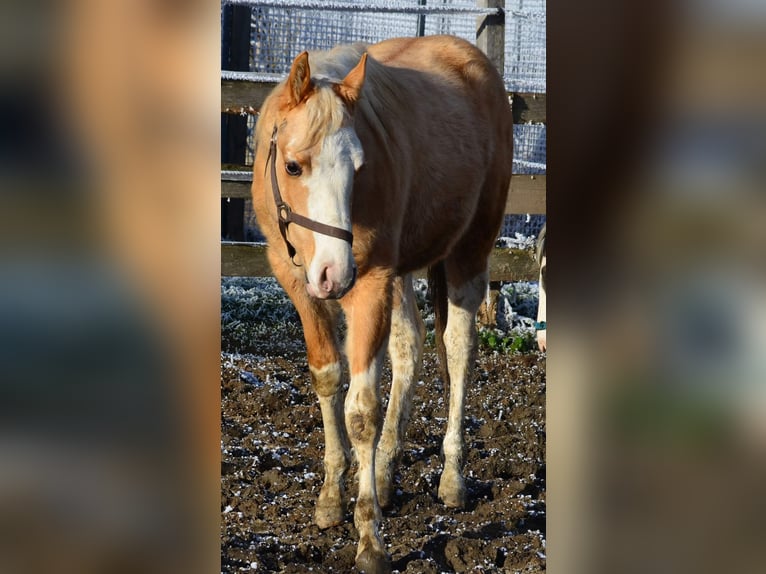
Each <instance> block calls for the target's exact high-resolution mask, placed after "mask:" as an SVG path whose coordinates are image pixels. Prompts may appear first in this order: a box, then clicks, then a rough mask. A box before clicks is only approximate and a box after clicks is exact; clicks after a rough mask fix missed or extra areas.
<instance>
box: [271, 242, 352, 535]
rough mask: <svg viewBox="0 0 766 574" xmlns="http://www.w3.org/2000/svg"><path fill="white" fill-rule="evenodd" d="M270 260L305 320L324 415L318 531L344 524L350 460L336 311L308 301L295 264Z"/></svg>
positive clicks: (310, 360)
mask: <svg viewBox="0 0 766 574" xmlns="http://www.w3.org/2000/svg"><path fill="white" fill-rule="evenodd" d="M270 258H271V259H272V261H271V265H272V269H273V270H274V274H275V275H276V277H277V279H278V280H279V282H280V284H281V285H282V287H284V289H285V291H287V293H288V295H289V296H290V299H291V300H292V301H293V304H294V305H295V308H296V310H297V311H298V315H299V316H300V318H301V323H302V324H303V335H304V338H305V340H306V351H307V355H308V363H309V370H310V371H311V383H312V386H313V387H314V391H315V392H316V394H317V397H318V398H319V407H320V409H321V411H322V421H323V423H324V438H325V451H324V472H325V476H324V484H323V485H322V490H321V491H320V492H319V499H318V500H317V505H316V512H315V514H314V520H315V522H316V524H317V526H319V527H320V528H328V527H330V526H335V525H337V524H340V523H341V522H343V518H344V509H343V481H344V475H345V473H346V470H348V465H349V460H350V458H351V456H350V454H349V450H350V449H349V446H348V438H347V437H346V431H345V425H344V424H343V388H342V376H341V375H342V368H341V358H340V351H339V349H338V344H337V339H336V329H335V327H336V312H335V310H334V309H333V308H332V307H330V306H329V304H328V303H326V302H322V301H318V300H316V299H313V298H311V297H309V295H308V293H307V292H306V285H305V281H304V280H303V278H302V277H301V276H300V275H299V274H297V273H295V270H294V269H293V268H292V264H291V263H289V262H286V261H285V260H284V259H281V258H279V257H278V256H275V254H273V253H272V252H271V251H270Z"/></svg>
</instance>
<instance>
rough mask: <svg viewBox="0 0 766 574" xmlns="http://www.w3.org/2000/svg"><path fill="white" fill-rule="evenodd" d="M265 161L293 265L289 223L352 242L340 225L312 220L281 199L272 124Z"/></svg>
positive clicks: (349, 235) (294, 252)
mask: <svg viewBox="0 0 766 574" xmlns="http://www.w3.org/2000/svg"><path fill="white" fill-rule="evenodd" d="M266 163H271V191H272V192H273V193H274V203H275V204H276V205H277V218H278V220H279V232H280V233H281V234H282V239H283V240H284V242H285V245H286V246H287V254H288V255H289V256H290V261H292V262H293V265H296V266H297V265H298V264H297V263H296V262H295V259H294V258H295V254H296V251H295V247H293V244H292V243H290V241H289V240H288V239H287V226H288V225H289V224H290V223H295V224H296V225H300V226H301V227H305V228H306V229H310V230H311V231H316V232H317V233H321V234H322V235H329V236H330V237H337V238H338V239H342V240H343V241H348V243H349V244H353V241H354V236H353V234H352V233H351V232H350V231H348V230H346V229H341V228H340V227H333V226H331V225H326V224H324V223H320V222H319V221H314V220H313V219H309V218H308V217H304V216H302V215H300V214H298V213H295V212H294V211H293V210H292V209H291V208H290V206H289V205H288V204H287V203H285V202H284V201H283V200H282V194H281V193H279V182H278V181H277V126H276V125H275V126H274V131H273V132H272V134H271V144H270V145H269V156H268V157H267V158H266Z"/></svg>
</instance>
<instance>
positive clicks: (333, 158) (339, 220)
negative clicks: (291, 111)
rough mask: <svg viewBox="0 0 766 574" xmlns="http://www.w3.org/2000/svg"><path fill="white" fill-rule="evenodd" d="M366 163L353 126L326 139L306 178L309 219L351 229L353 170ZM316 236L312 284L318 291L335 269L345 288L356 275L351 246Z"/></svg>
mask: <svg viewBox="0 0 766 574" xmlns="http://www.w3.org/2000/svg"><path fill="white" fill-rule="evenodd" d="M363 162H364V153H363V150H362V144H361V143H360V141H359V139H358V138H357V137H356V133H354V130H353V129H352V128H351V127H342V128H341V129H339V130H338V131H336V132H335V133H333V134H330V135H329V136H327V137H326V138H325V139H324V141H323V142H322V150H321V152H320V153H319V155H318V156H315V157H313V158H312V160H311V175H310V176H309V177H307V178H306V180H305V185H306V187H307V189H308V217H309V218H310V219H313V220H314V221H319V222H321V223H324V224H327V225H331V226H333V227H340V228H341V229H347V230H349V231H351V192H352V189H353V186H354V173H355V171H356V170H357V169H359V168H360V167H361V166H362V163H363ZM313 236H314V258H313V259H312V261H311V263H310V265H309V269H308V280H309V284H310V285H311V287H313V289H314V290H317V291H318V290H319V288H320V287H321V285H320V283H321V277H322V273H323V272H324V270H325V269H327V268H332V269H333V272H332V276H333V278H335V279H337V281H338V283H339V284H340V286H341V288H345V287H346V286H347V285H349V284H350V283H351V281H352V280H353V278H354V258H353V256H352V254H351V245H350V244H349V243H348V242H347V241H344V240H342V239H338V238H336V237H331V236H329V235H324V234H322V233H318V232H316V231H314V232H313ZM343 290H345V289H343Z"/></svg>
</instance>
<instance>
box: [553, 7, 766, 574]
mask: <svg viewBox="0 0 766 574" xmlns="http://www.w3.org/2000/svg"><path fill="white" fill-rule="evenodd" d="M764 32H766V4H764V3H763V2H755V1H749V0H738V1H733V2H728V1H727V2H724V1H716V0H686V1H683V2H681V1H676V2H660V1H653V0H648V1H644V2H601V1H588V0H586V1H584V2H578V3H576V5H573V3H568V2H561V1H557V0H550V1H549V2H548V40H549V42H548V98H549V99H548V106H549V107H548V120H549V137H548V206H549V208H548V252H549V258H548V259H549V271H548V278H549V285H550V287H549V289H548V297H549V311H548V314H549V323H550V327H549V329H548V348H549V354H548V377H549V378H548V387H547V388H548V410H547V416H548V418H547V420H548V428H547V430H548V435H547V438H548V462H549V468H548V469H547V470H548V475H547V476H548V477H549V498H548V505H547V506H548V518H549V521H548V525H549V527H548V533H547V534H548V553H547V555H548V566H549V568H550V569H551V571H552V572H583V573H585V572H647V571H648V572H695V573H704V572H722V571H726V572H763V571H764V569H765V568H766V549H764V547H763V545H762V544H761V543H760V542H759V541H760V540H763V537H764V534H765V532H764V527H763V525H762V521H761V520H760V516H761V513H762V510H763V506H764V501H766V480H764V478H766V472H765V471H766V464H765V463H766V456H765V455H766V450H765V449H766V425H765V424H764V421H766V326H764V317H765V316H766V276H765V273H766V268H765V267H764V262H765V261H766V260H765V259H764V254H765V253H766V249H765V248H766V232H765V231H764V230H766V226H765V225H764V223H766V194H764V192H765V191H766V171H764V166H765V165H766V74H765V73H764V71H765V70H766V34H765V33H764Z"/></svg>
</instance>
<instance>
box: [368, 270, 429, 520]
mask: <svg viewBox="0 0 766 574" xmlns="http://www.w3.org/2000/svg"><path fill="white" fill-rule="evenodd" d="M392 303H393V310H392V313H391V335H390V336H389V339H388V354H389V356H390V357H391V370H392V372H393V380H392V382H391V394H390V396H389V399H388V411H387V412H386V420H385V422H384V423H383V432H382V434H381V436H380V442H379V443H378V449H377V451H376V457H375V484H376V488H377V491H378V502H379V504H380V506H381V508H386V507H387V506H389V505H390V504H391V499H392V492H393V475H394V470H395V468H396V464H397V462H398V460H399V457H400V455H401V452H402V442H403V440H404V434H405V431H406V428H407V422H408V421H409V417H410V404H411V402H412V391H413V388H414V387H413V383H414V381H415V378H416V377H417V373H418V369H419V367H420V364H421V360H422V355H423V339H424V338H425V326H424V325H423V318H422V317H421V316H420V313H419V312H418V307H417V304H416V303H415V291H414V289H413V288H412V275H407V276H405V277H397V278H396V279H395V280H394V289H393V302H392Z"/></svg>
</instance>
